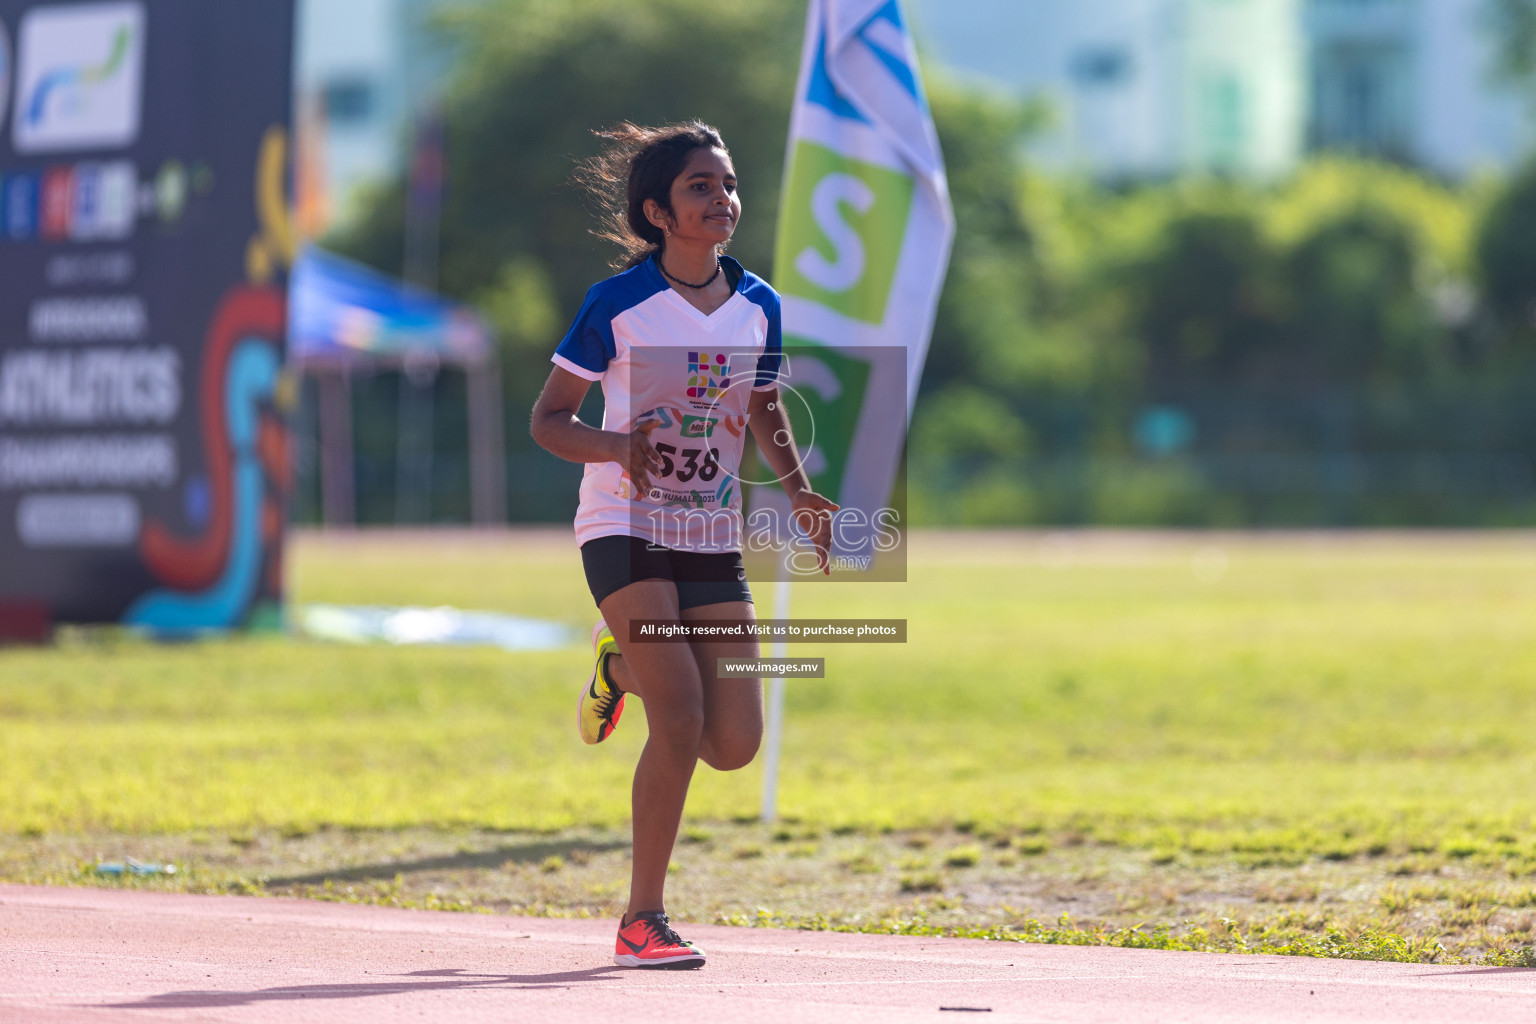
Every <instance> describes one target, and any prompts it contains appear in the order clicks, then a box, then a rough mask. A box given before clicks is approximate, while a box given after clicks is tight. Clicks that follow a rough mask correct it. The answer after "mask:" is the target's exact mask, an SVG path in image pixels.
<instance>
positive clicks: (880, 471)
mask: <svg viewBox="0 0 1536 1024" xmlns="http://www.w3.org/2000/svg"><path fill="white" fill-rule="evenodd" d="M789 135H790V138H789V151H788V155H787V165H786V169H785V182H784V190H783V201H782V202H781V204H780V219H779V226H778V231H779V233H778V247H777V251H776V254H775V259H774V276H773V280H774V286H775V287H776V288H777V289H778V290H779V293H780V294H781V295H782V296H783V316H784V346H785V353H786V357H787V358H786V360H785V365H786V370H785V375H784V379H783V380H782V381H781V389H782V390H783V391H784V392H785V394H786V398H785V403H786V408H787V409H788V411H789V415H790V418H791V420H792V422H793V424H794V427H795V433H796V437H797V438H800V439H805V438H809V437H812V436H814V438H815V441H814V444H811V445H809V446H808V447H809V449H810V450H809V451H808V452H807V453H806V456H805V458H806V469H807V471H808V472H809V473H810V475H811V481H812V485H813V486H814V487H815V488H816V489H817V490H818V491H820V492H821V493H823V494H825V495H827V496H828V497H830V498H832V499H833V500H834V501H836V502H838V503H839V504H840V505H841V506H842V507H843V508H844V509H845V510H850V511H851V512H853V513H855V514H856V515H855V516H850V517H849V518H857V519H859V520H860V521H861V522H862V523H864V524H866V525H865V527H864V528H862V529H848V530H838V529H834V531H833V536H834V544H833V546H834V555H836V554H837V553H838V552H839V551H842V552H844V553H846V554H850V555H852V554H856V553H857V552H856V551H855V550H854V549H858V550H859V551H869V550H873V548H874V546H875V543H874V537H873V527H872V526H870V525H868V524H872V523H873V522H874V521H876V518H877V515H876V514H877V513H879V512H881V511H882V510H883V509H885V507H886V505H887V503H888V502H889V501H890V499H891V493H892V486H893V484H894V482H895V480H896V476H897V467H898V464H899V462H900V459H901V453H902V451H903V448H904V446H905V443H906V423H907V416H908V415H910V413H911V408H912V403H913V401H914V400H915V398H916V395H917V386H918V381H919V380H920V378H921V376H922V367H923V360H924V358H925V356H926V355H927V351H928V338H929V334H930V332H931V330H932V327H933V318H934V313H935V310H936V308H937V306H938V300H939V291H940V289H941V288H942V287H943V283H944V273H945V269H946V267H947V266H948V262H949V247H950V243H951V240H952V239H953V236H954V217H953V214H952V212H951V209H950V204H949V189H948V185H947V182H946V179H945V173H944V161H943V156H942V154H941V153H940V152H939V144H938V137H937V135H936V134H935V132H934V129H933V123H932V119H931V118H930V116H929V112H928V103H927V99H926V97H925V96H924V94H923V89H922V84H921V79H920V76H919V74H918V67H917V58H916V54H915V51H914V50H913V47H912V40H911V37H910V35H909V33H908V30H907V23H906V19H905V18H904V16H903V14H902V9H901V5H900V3H899V2H898V0H811V4H810V10H809V12H808V14H807V18H806V36H805V46H804V50H803V55H802V58H801V67H800V80H799V86H798V89H797V92H796V101H795V107H794V112H793V114H792V116H791V120H790V132H789ZM802 444H803V446H804V442H803V441H802ZM753 497H754V506H755V507H764V508H771V509H776V510H778V511H779V512H780V513H781V514H782V513H783V511H784V510H785V509H786V507H787V506H785V504H784V501H783V499H782V497H781V496H780V495H778V494H775V493H774V489H773V488H763V487H759V488H756V489H755V491H754V495H753Z"/></svg>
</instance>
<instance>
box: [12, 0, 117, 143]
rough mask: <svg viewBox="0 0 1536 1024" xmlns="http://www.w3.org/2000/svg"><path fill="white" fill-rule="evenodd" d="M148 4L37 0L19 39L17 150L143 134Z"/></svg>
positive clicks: (23, 22) (14, 121)
mask: <svg viewBox="0 0 1536 1024" xmlns="http://www.w3.org/2000/svg"><path fill="white" fill-rule="evenodd" d="M144 22H145V11H144V6H143V4H141V3H138V2H129V3H87V4H63V5H56V6H46V7H45V6H34V7H33V8H31V9H30V10H28V11H27V12H26V14H25V15H23V16H22V19H21V30H20V32H19V33H18V43H17V51H18V54H17V60H16V63H17V73H16V115H15V117H14V118H13V119H12V122H11V123H12V132H13V138H14V140H15V146H16V151H17V152H18V153H49V152H57V151H59V150H68V149H105V148H116V147H122V146H129V145H131V144H132V143H133V141H134V139H135V138H136V137H137V136H138V134H139V116H140V98H141V95H142V88H141V82H142V78H143V64H144Z"/></svg>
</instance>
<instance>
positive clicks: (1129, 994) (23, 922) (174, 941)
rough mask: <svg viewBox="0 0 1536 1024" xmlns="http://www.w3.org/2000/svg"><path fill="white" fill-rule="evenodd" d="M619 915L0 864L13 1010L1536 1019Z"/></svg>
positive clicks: (1369, 974) (1502, 990) (1136, 964)
mask: <svg viewBox="0 0 1536 1024" xmlns="http://www.w3.org/2000/svg"><path fill="white" fill-rule="evenodd" d="M614 927H615V922H612V921H571V920H550V919H545V918H517V917H491V916H481V915H478V914H452V913H438V912H431V911H418V910H393V909H387V908H383V907H359V906H345V905H339V904H332V903H317V902H308V901H303V900H286V899H261V898H249V897H238V896H193V895H185V894H180V893H146V892H131V891H121V890H113V889H55V888H32V887H27V886H0V1021H3V1022H4V1024H21V1022H25V1024H31V1022H37V1024H65V1022H69V1024H75V1022H94V1021H113V1022H117V1021H135V1022H136V1021H167V1022H170V1021H175V1022H242V1024H243V1022H263V1021H282V1022H292V1021H316V1022H325V1024H351V1022H359V1024H390V1022H394V1021H412V1022H420V1024H434V1022H439V1021H519V1022H520V1021H588V1020H618V1019H626V1020H650V1021H658V1022H662V1024H695V1022H699V1024H702V1022H711V1024H713V1022H717V1021H726V1020H729V1021H732V1022H737V1021H740V1022H756V1021H763V1022H773V1024H789V1022H793V1024H820V1022H837V1024H858V1022H865V1021H868V1022H880V1024H891V1022H901V1021H987V1022H989V1024H999V1022H1002V1021H1073V1022H1083V1021H1105V1022H1115V1024H1122V1022H1127V1021H1191V1022H1199V1021H1211V1022H1216V1021H1220V1022H1222V1024H1232V1022H1240V1021H1266V1022H1268V1021H1340V1022H1342V1021H1349V1022H1351V1024H1360V1022H1366V1021H1383V1022H1385V1021H1391V1022H1394V1024H1404V1022H1417V1021H1423V1022H1426V1024H1428V1022H1434V1024H1458V1022H1462V1021H1465V1022H1468V1024H1471V1022H1474V1021H1475V1022H1478V1024H1482V1022H1485V1021H1521V1022H1528V1021H1532V1020H1533V1019H1536V970H1523V969H1519V968H1486V967H1483V968H1472V967H1432V966H1423V965H1414V964H1382V963H1362V962H1353V961H1345V960H1313V959H1307V958H1303V957H1274V956H1229V955H1221V954H1211V953H1165V952H1156V951H1151V950H1134V949H1103V948H1095V947H1072V946H1036V945H1027V944H1023V943H1011V942H981V941H976V940H969V939H924V938H912V937H907V936H889V935H838V934H830V933H826V932H795V931H775V930H769V929H750V928H726V927H708V926H698V925H688V926H687V927H685V928H684V929H683V932H684V934H685V935H687V936H688V937H690V938H693V939H695V940H696V941H697V942H698V943H699V944H700V945H701V946H703V947H704V949H705V950H706V951H707V952H708V953H709V957H710V960H709V964H708V966H706V967H704V968H703V969H702V970H698V971H686V972H685V971H635V970H626V969H623V968H618V967H615V966H614V965H613V963H612V960H611V959H610V957H611V956H612V953H613V937H614ZM945 1007H950V1008H951V1009H944V1008H945Z"/></svg>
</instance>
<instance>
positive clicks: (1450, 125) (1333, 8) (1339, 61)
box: [1306, 0, 1530, 178]
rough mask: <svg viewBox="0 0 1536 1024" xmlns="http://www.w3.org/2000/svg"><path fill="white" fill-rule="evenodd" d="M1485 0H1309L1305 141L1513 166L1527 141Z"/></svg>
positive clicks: (1422, 162)
mask: <svg viewBox="0 0 1536 1024" xmlns="http://www.w3.org/2000/svg"><path fill="white" fill-rule="evenodd" d="M1482 6H1483V3H1482V0H1311V2H1310V3H1308V4H1307V9H1306V26H1307V37H1308V40H1309V43H1310V50H1311V61H1310V63H1311V82H1310V86H1311V94H1312V95H1311V105H1310V114H1309V119H1308V137H1307V142H1308V146H1309V147H1310V148H1313V149H1344V150H1350V151H1353V152H1358V153H1361V154H1364V155H1369V156H1377V157H1383V158H1386V159H1390V160H1397V161H1401V162H1405V163H1411V164H1415V165H1417V166H1420V167H1423V168H1425V169H1427V170H1432V171H1435V172H1437V173H1440V174H1444V175H1447V176H1450V177H1458V178H1459V177H1464V176H1465V175H1467V174H1469V173H1472V172H1475V171H1477V170H1479V169H1486V168H1491V167H1508V166H1509V165H1510V164H1511V163H1513V162H1514V161H1515V160H1516V159H1518V158H1519V157H1520V156H1521V155H1522V153H1523V152H1524V149H1525V147H1526V145H1527V144H1528V143H1529V141H1530V127H1529V124H1528V123H1527V122H1526V119H1525V116H1524V110H1523V108H1522V105H1521V101H1520V99H1519V97H1517V96H1516V95H1515V94H1514V93H1512V92H1511V91H1509V90H1507V89H1503V88H1500V87H1499V86H1498V85H1497V84H1496V83H1494V82H1493V81H1492V74H1491V70H1492V55H1491V52H1492V44H1493V40H1492V38H1491V37H1490V36H1489V34H1488V29H1487V28H1486V27H1485V26H1484V25H1483V24H1481V22H1480V13H1481V12H1480V9H1481V7H1482Z"/></svg>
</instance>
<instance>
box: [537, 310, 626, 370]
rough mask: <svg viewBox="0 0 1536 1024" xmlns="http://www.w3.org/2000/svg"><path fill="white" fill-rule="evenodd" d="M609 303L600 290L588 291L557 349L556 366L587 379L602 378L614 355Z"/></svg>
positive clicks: (554, 360)
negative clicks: (601, 295) (604, 300)
mask: <svg viewBox="0 0 1536 1024" xmlns="http://www.w3.org/2000/svg"><path fill="white" fill-rule="evenodd" d="M606 307H607V303H605V302H603V301H601V298H600V295H599V292H598V289H597V288H596V287H593V288H592V289H591V290H589V291H588V292H587V299H586V301H585V302H583V303H582V304H581V311H580V312H578V313H577V314H576V320H575V322H573V323H572V324H571V329H570V330H569V331H567V332H566V334H565V338H564V339H563V340H562V341H561V342H560V344H559V346H558V347H557V348H556V349H555V355H554V359H553V360H552V361H553V362H554V363H555V365H557V366H562V367H564V368H565V369H567V370H569V371H571V372H572V373H574V374H576V376H578V377H582V378H585V379H586V380H599V379H601V377H602V376H603V372H604V371H605V370H607V369H608V360H610V359H612V358H613V357H614V353H615V351H616V349H615V348H614V341H613V323H612V320H611V318H610V317H609V316H608V315H607V308H606Z"/></svg>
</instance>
